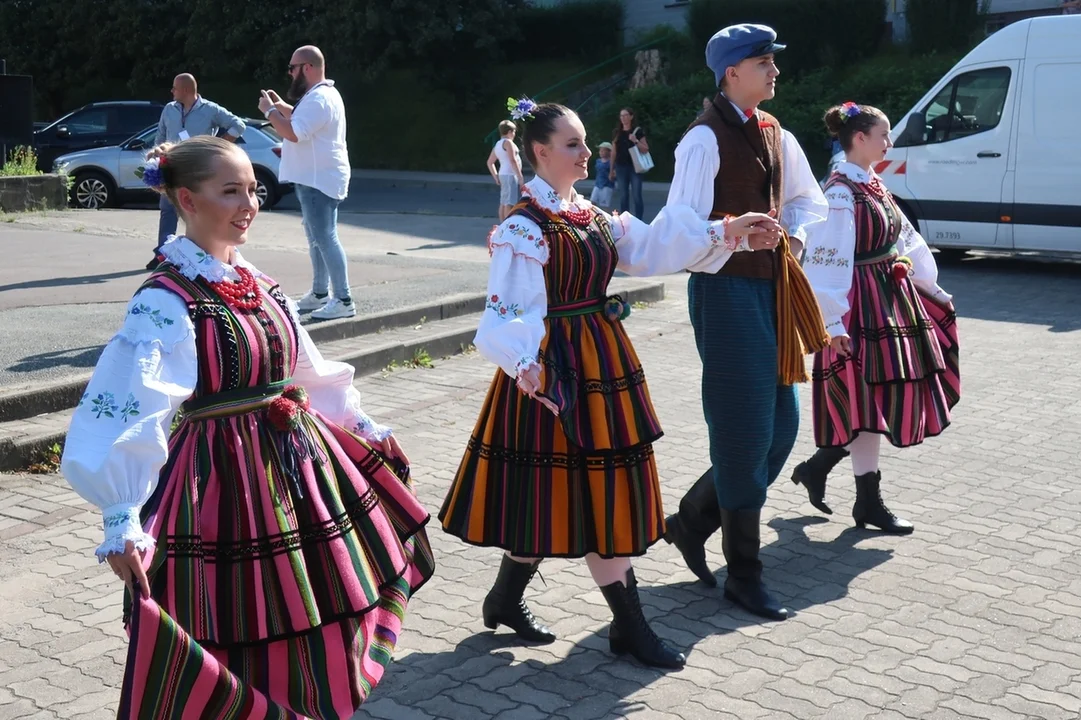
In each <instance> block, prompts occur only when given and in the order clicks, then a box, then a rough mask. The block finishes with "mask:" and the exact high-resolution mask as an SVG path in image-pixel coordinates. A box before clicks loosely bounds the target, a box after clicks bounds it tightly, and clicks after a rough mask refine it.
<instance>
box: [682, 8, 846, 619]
mask: <svg viewBox="0 0 1081 720" xmlns="http://www.w3.org/2000/svg"><path fill="white" fill-rule="evenodd" d="M776 39H777V34H776V33H775V32H774V31H773V30H772V29H770V28H768V27H765V26H763V25H736V26H732V27H728V28H725V29H724V30H721V31H720V32H718V33H717V34H716V35H714V36H713V38H712V39H711V40H710V41H709V44H708V45H707V46H706V63H707V64H708V66H709V68H710V69H711V70H713V72H714V75H715V77H716V79H717V85H718V89H719V92H718V94H717V95H716V97H714V98H713V100H712V102H711V103H710V105H709V107H708V108H706V110H705V112H703V113H702V115H701V116H699V118H698V119H697V120H695V121H694V123H692V124H691V127H690V129H689V130H688V131H687V133H686V134H685V135H684V136H683V139H682V140H681V141H680V143H679V146H678V147H677V148H676V153H675V154H676V169H675V177H674V179H673V181H672V185H671V190H670V191H669V194H668V202H669V204H673V205H690V206H692V207H694V208H695V209H696V210H697V211H698V212H699V213H700V214H701V216H702V217H703V218H705V217H711V218H719V217H724V216H726V215H740V214H742V213H745V212H750V211H756V212H762V213H770V214H773V215H775V216H777V217H778V218H779V220H780V223H781V226H782V227H783V228H784V229H785V231H786V233H787V234H786V235H782V236H781V239H780V240H779V241H773V240H770V241H766V242H763V241H760V240H759V241H755V240H751V241H750V242H744V243H741V245H740V247H739V248H738V249H739V250H742V251H743V252H736V253H733V254H732V255H730V256H728V260H727V261H724V260H721V261H717V260H707V261H705V262H703V263H701V264H700V265H699V266H696V267H692V268H690V270H691V271H692V274H691V277H690V279H689V281H688V299H689V305H690V314H691V323H692V325H693V327H694V333H695V342H696V344H697V346H698V354H699V356H700V357H701V359H702V406H703V410H704V414H705V419H706V425H707V426H708V428H709V445H710V459H711V460H712V463H713V466H712V467H711V468H710V469H709V470H707V471H706V473H705V474H704V475H702V477H701V478H699V480H698V481H697V482H696V483H695V484H694V486H693V487H692V488H691V489H690V491H688V493H687V494H686V495H685V496H684V497H683V499H682V501H681V502H680V505H679V512H677V513H676V514H675V515H672V516H671V517H669V518H668V520H667V525H668V529H667V534H666V536H665V539H666V540H667V541H668V542H669V543H674V544H675V545H676V547H678V548H679V550H680V551H681V553H682V554H683V558H684V560H685V561H686V563H687V566H688V567H689V568H690V569H691V570H692V571H693V572H694V573H695V575H697V576H698V577H699V579H701V580H702V582H704V583H705V584H706V585H709V586H710V587H714V586H716V585H717V580H716V578H715V577H714V576H713V573H712V572H711V571H710V568H709V565H708V564H707V563H706V553H705V542H706V540H708V539H709V537H710V536H711V535H712V534H713V533H714V532H716V531H717V529H718V528H720V529H721V530H722V533H723V539H722V549H723V551H724V556H725V560H726V561H727V563H728V578H727V579H726V580H725V585H724V594H725V597H726V598H728V599H729V600H732V601H733V602H735V603H737V604H739V605H741V606H743V607H744V608H745V609H747V610H748V611H750V612H751V613H754V614H755V615H759V616H761V617H765V618H769V619H773V620H783V619H785V618H786V617H787V616H788V610H787V609H785V608H783V607H781V605H780V603H778V602H777V600H776V599H774V597H773V596H772V595H771V594H770V593H769V591H768V590H767V589H766V586H765V585H764V584H763V583H762V563H761V561H760V560H759V548H760V544H761V543H760V539H759V527H760V522H761V513H762V506H763V505H764V504H765V501H766V489H767V487H769V485H770V484H771V483H772V482H773V481H774V480H775V479H776V478H777V476H778V475H779V474H780V472H781V468H782V467H783V466H784V463H785V461H786V460H787V459H788V454H789V452H790V451H791V450H792V446H793V444H794V443H795V440H796V432H797V430H798V429H799V402H798V395H797V393H796V388H795V383H797V382H804V381H806V380H807V379H808V378H807V372H806V367H805V364H804V355H805V354H807V353H812V352H815V351H817V350H819V349H821V348H822V347H824V346H825V345H826V344H828V342H829V335H828V334H827V333H826V329H825V327H824V326H823V322H822V315H821V312H820V310H819V308H818V303H817V301H816V300H815V296H814V293H813V291H812V290H811V287H810V285H809V283H808V282H807V278H806V276H805V275H804V274H803V271H802V270H801V269H800V266H799V261H798V260H797V258H798V257H799V256H800V254H801V253H802V252H803V244H804V241H805V240H806V238H807V233H808V232H809V231H811V230H812V228H813V226H815V225H816V224H818V223H821V222H823V221H824V220H825V218H826V214H827V211H828V207H827V204H826V199H825V197H823V195H822V190H821V189H820V188H819V185H818V183H817V182H816V181H815V178H814V175H813V174H812V173H811V168H810V166H809V165H808V163H807V158H806V156H805V155H804V153H803V150H802V149H801V148H800V146H799V143H797V142H796V139H795V138H794V137H793V136H792V135H791V134H789V133H788V132H787V131H786V130H782V129H781V126H780V124H779V123H778V122H777V120H776V119H775V118H774V117H773V116H771V115H769V114H768V113H765V112H763V111H762V110H759V109H758V105H759V103H761V102H763V101H765V100H769V99H770V98H772V97H773V95H774V85H775V81H776V78H777V75H778V74H779V72H778V70H777V66H776V65H775V64H774V53H776V52H779V51H780V50H783V49H784V47H785V46H784V45H778V44H777V43H776Z"/></svg>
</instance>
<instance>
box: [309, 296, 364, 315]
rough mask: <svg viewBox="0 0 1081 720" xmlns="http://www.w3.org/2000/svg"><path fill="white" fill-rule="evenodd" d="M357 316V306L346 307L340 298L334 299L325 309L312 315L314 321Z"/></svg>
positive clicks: (322, 308) (320, 309) (354, 304)
mask: <svg viewBox="0 0 1081 720" xmlns="http://www.w3.org/2000/svg"><path fill="white" fill-rule="evenodd" d="M356 314H357V304H356V303H349V304H348V305H346V304H345V303H343V302H342V301H341V300H339V299H338V298H333V299H332V300H330V302H328V303H327V304H326V305H324V306H323V307H321V308H319V309H318V310H316V311H315V312H313V313H312V319H313V320H336V319H338V318H348V317H353V316H354V315H356Z"/></svg>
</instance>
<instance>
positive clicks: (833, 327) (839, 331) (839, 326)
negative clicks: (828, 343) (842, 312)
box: [826, 320, 848, 338]
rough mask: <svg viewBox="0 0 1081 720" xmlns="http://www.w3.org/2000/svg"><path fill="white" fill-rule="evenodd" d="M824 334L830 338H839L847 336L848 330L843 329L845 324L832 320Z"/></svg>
mask: <svg viewBox="0 0 1081 720" xmlns="http://www.w3.org/2000/svg"><path fill="white" fill-rule="evenodd" d="M826 332H828V333H829V335H830V337H831V338H835V337H841V336H844V335H847V334H848V330H846V329H845V324H844V323H843V322H841V321H840V320H834V321H833V322H831V323H830V324H829V325H827V326H826Z"/></svg>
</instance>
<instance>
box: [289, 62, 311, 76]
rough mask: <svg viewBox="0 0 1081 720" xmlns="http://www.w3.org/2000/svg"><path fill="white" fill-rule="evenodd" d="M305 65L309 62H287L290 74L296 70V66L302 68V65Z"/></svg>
mask: <svg viewBox="0 0 1081 720" xmlns="http://www.w3.org/2000/svg"><path fill="white" fill-rule="evenodd" d="M305 65H311V63H306V62H302V63H289V73H290V74H292V72H293V71H294V70H296V69H297V68H302V67H304V66H305Z"/></svg>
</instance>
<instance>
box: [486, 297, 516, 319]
mask: <svg viewBox="0 0 1081 720" xmlns="http://www.w3.org/2000/svg"><path fill="white" fill-rule="evenodd" d="M485 307H486V308H487V309H489V310H494V311H495V314H496V315H498V316H499V317H501V318H503V319H504V320H510V319H513V318H516V317H521V316H522V315H523V314H524V313H525V311H524V310H522V307H521V306H520V305H519V304H518V303H509V304H508V303H505V302H503V301H502V300H500V299H499V296H498V295H490V296H489V297H488V301H487V302H486V303H485Z"/></svg>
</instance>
